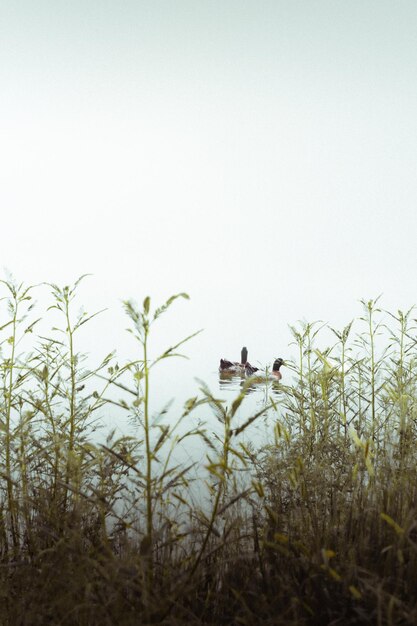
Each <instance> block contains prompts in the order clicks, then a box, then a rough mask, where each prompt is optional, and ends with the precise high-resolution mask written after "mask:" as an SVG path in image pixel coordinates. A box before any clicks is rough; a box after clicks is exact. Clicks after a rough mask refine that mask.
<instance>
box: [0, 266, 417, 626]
mask: <svg viewBox="0 0 417 626" xmlns="http://www.w3.org/2000/svg"><path fill="white" fill-rule="evenodd" d="M83 278H84V277H81V279H79V280H78V281H77V282H76V283H75V284H74V285H73V286H65V287H62V288H61V287H59V286H57V285H49V286H45V285H42V286H38V287H36V288H34V287H26V286H24V285H22V284H16V283H15V282H13V281H12V280H6V281H3V282H2V287H3V295H4V297H3V300H2V305H3V307H2V309H1V315H2V318H1V320H0V333H1V343H0V349H1V352H0V377H1V390H2V391H1V399H0V440H1V449H0V450H1V451H0V478H1V481H0V559H1V561H0V565H1V567H0V583H1V584H0V594H1V596H2V602H1V603H0V623H1V624H10V625H14V624H16V625H38V624H39V625H45V624H54V625H55V624H68V625H72V624H73V625H80V626H92V625H95V624H97V625H99V624H100V625H105V624H109V625H121V626H123V625H126V626H128V625H136V624H157V623H160V624H184V623H187V624H196V625H197V624H212V625H213V626H214V625H219V624H261V623H262V624H271V625H272V624H283V625H284V624H291V625H296V624H297V625H298V624H306V625H307V624H369V623H372V624H381V625H382V624H387V625H388V624H415V623H417V608H416V607H417V603H416V602H417V591H416V590H417V527H416V522H417V515H416V505H417V472H416V468H417V463H416V461H417V458H416V456H417V451H416V445H415V442H416V420H417V388H416V382H417V381H416V375H417V367H416V356H417V333H416V320H415V318H414V317H413V316H414V311H413V309H410V310H409V311H407V312H402V311H398V312H397V313H395V314H393V313H388V312H385V311H383V310H382V309H381V306H380V302H379V300H378V299H376V300H369V301H363V302H362V304H361V306H362V314H361V315H360V316H359V318H358V319H356V320H354V321H353V322H350V323H349V324H347V325H346V326H345V328H343V329H341V330H336V329H333V328H330V329H329V327H326V329H325V330H326V335H328V334H329V332H330V333H331V334H332V335H333V337H334V342H333V344H332V345H331V346H329V347H323V345H322V341H321V337H322V334H323V325H322V324H315V323H301V324H298V325H297V326H293V327H291V331H292V335H293V346H292V347H291V351H292V352H294V353H295V358H294V360H293V361H292V362H291V361H290V360H288V359H287V360H286V365H287V367H288V369H287V375H286V377H285V379H284V380H285V381H286V384H285V385H284V384H282V383H279V385H278V386H276V385H275V387H274V388H272V387H271V388H270V387H269V383H268V382H265V381H264V382H262V381H261V380H259V379H258V380H254V379H248V380H247V381H246V382H245V383H244V384H243V386H242V388H241V392H240V393H239V394H238V395H237V397H236V398H234V399H233V401H231V402H225V401H224V400H222V399H219V398H217V397H216V395H215V394H214V393H213V392H212V391H211V390H210V389H209V388H208V387H207V386H206V385H205V384H204V383H203V382H201V383H200V391H199V393H198V395H196V396H195V397H192V398H189V399H187V400H186V401H185V403H184V406H183V409H182V410H181V411H179V412H178V411H177V410H172V409H170V408H169V407H165V408H162V409H161V410H160V411H159V413H158V412H157V413H155V412H154V411H153V410H152V411H151V409H150V407H151V398H152V394H153V393H154V392H157V389H158V385H159V384H161V383H157V382H156V379H155V376H154V372H155V371H157V369H158V366H159V365H160V364H161V362H163V361H165V360H166V359H171V358H179V357H180V356H181V354H180V352H181V350H182V349H183V346H184V344H186V343H187V342H188V341H190V340H192V339H193V337H194V335H195V334H197V333H194V334H191V335H190V336H189V337H186V338H185V339H183V340H179V341H178V340H177V341H176V342H174V343H173V345H172V346H168V347H167V348H166V350H164V351H162V352H161V353H160V354H159V356H156V357H152V358H151V357H150V354H152V350H150V345H151V343H152V338H153V336H154V333H156V332H157V328H158V323H159V322H158V320H159V319H160V317H161V316H162V315H165V314H168V310H169V309H171V307H174V308H175V303H176V301H177V300H178V299H187V298H188V296H187V295H186V294H184V293H181V294H177V295H175V296H172V297H171V298H169V299H168V300H167V301H166V302H165V303H164V304H163V305H161V306H157V307H152V303H151V300H150V298H145V300H144V302H143V304H142V306H138V305H137V304H135V303H134V302H132V301H126V302H125V303H124V308H125V311H126V314H127V317H128V320H129V324H130V326H129V332H130V333H131V334H132V341H133V343H134V345H135V346H136V356H135V358H134V359H132V360H130V361H128V362H125V363H120V357H119V360H116V357H115V354H113V353H111V354H108V355H106V356H104V358H103V359H102V360H101V362H100V363H98V365H95V366H91V365H90V364H89V358H88V357H87V356H86V355H83V354H82V353H80V351H79V349H78V345H79V332H80V329H81V328H84V329H85V327H86V325H87V324H88V325H90V324H94V317H95V315H97V313H92V314H88V313H86V312H84V311H82V310H81V312H77V311H78V310H79V306H78V304H77V287H78V285H79V282H80V280H83ZM45 288H46V289H49V292H50V298H51V301H50V306H49V308H48V310H47V311H46V312H45V313H44V314H43V315H40V316H39V314H36V310H37V307H36V306H35V303H34V302H35V301H34V299H33V298H34V296H35V294H36V292H37V290H39V289H45ZM169 314H171V311H169ZM38 316H39V317H38ZM84 332H85V331H84ZM288 372H291V374H289V373H288ZM256 385H258V386H259V388H261V387H262V389H261V394H264V395H263V398H264V401H263V402H262V403H261V406H260V407H258V408H259V411H257V412H256V413H254V414H250V413H247V412H245V399H246V394H247V392H248V391H249V390H251V389H253V388H254V386H255V387H256ZM152 406H153V405H152ZM104 412H106V413H109V412H110V413H111V412H114V414H115V415H117V416H119V415H120V413H121V412H124V413H125V414H126V416H127V417H128V418H129V420H130V421H131V423H132V425H133V426H134V429H133V434H126V435H125V436H122V437H116V436H115V433H114V432H109V433H107V434H106V437H105V438H104V439H103V436H101V437H98V436H97V433H96V429H97V427H98V425H99V421H100V416H101V415H102V414H103V413H104ZM264 417H267V418H268V420H269V423H270V424H271V428H270V437H269V438H268V441H265V442H264V443H263V444H262V445H260V444H258V446H255V445H254V444H253V443H252V444H250V443H248V441H250V440H251V437H250V434H251V432H252V429H253V428H255V427H256V423H257V421H258V420H259V419H262V418H264ZM189 424H192V426H191V427H190V426H189ZM213 424H217V427H216V428H214V427H213ZM187 442H189V443H187ZM185 444H186V445H190V446H193V445H196V446H197V445H198V446H200V447H202V446H204V449H205V453H204V455H203V458H202V459H201V460H200V462H199V465H198V468H197V467H196V464H195V463H192V462H190V463H188V464H187V463H183V462H181V460H179V459H180V458H181V457H180V455H178V454H177V451H178V450H179V449H180V448H181V446H184V445H185ZM197 496H198V497H197Z"/></svg>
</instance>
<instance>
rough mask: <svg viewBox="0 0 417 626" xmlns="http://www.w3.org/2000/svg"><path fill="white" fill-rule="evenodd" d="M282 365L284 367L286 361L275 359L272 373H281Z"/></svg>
mask: <svg viewBox="0 0 417 626" xmlns="http://www.w3.org/2000/svg"><path fill="white" fill-rule="evenodd" d="M281 365H284V360H283V359H275V361H274V364H273V366H272V371H273V372H279V368H280V367H281Z"/></svg>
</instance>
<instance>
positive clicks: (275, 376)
mask: <svg viewBox="0 0 417 626" xmlns="http://www.w3.org/2000/svg"><path fill="white" fill-rule="evenodd" d="M283 364H284V360H283V359H281V358H279V359H275V361H274V363H273V365H272V372H270V374H269V376H268V378H269V380H281V378H282V374H281V372H280V371H279V368H280V367H281V365H283ZM257 372H259V374H258V375H259V376H263V375H264V374H265V372H264V371H263V370H260V369H259V368H258V367H253V366H252V365H251V364H250V363H246V365H245V374H246V376H254V375H255V374H256V373H257Z"/></svg>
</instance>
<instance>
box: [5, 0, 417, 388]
mask: <svg viewBox="0 0 417 626" xmlns="http://www.w3.org/2000/svg"><path fill="white" fill-rule="evenodd" d="M416 21H417V5H416V4H415V2H411V1H410V2H408V1H405V0H404V1H402V2H401V3H393V2H385V1H382V0H378V1H369V0H361V2H341V1H335V0H332V1H319V2H306V1H304V2H299V1H296V0H288V1H286V2H284V1H279V0H274V1H266V0H264V1H260V2H259V1H256V2H254V1H246V0H239V1H234V0H229V1H228V2H223V1H210V2H208V1H199V0H190V1H184V0H174V1H171V2H161V1H158V0H153V1H152V2H145V1H140V0H139V1H129V0H126V1H124V2H123V3H120V2H103V1H102V0H90V1H89V0H83V1H82V2H81V1H79V2H78V1H75V0H74V1H73V2H71V3H66V2H61V1H56V0H54V1H53V2H52V0H44V1H39V2H36V3H32V2H25V1H20V2H7V1H6V2H3V3H2V4H1V8H0V59H1V65H0V80H1V100H0V120H1V121H0V124H1V148H0V150H1V152H0V154H1V156H0V158H1V163H0V176H1V185H0V201H1V215H2V246H1V264H2V265H3V266H4V267H6V268H9V269H10V270H11V271H12V272H13V274H14V275H15V276H16V278H17V279H18V280H23V281H25V282H26V283H38V282H41V281H53V282H57V283H59V284H61V285H63V284H66V283H69V282H73V281H74V280H75V279H76V278H77V277H78V276H79V275H81V274H84V273H86V272H87V273H91V274H92V276H91V277H89V278H88V279H86V280H85V281H84V282H83V283H82V285H81V287H80V304H81V303H84V304H85V306H86V308H87V310H89V311H91V312H92V311H94V310H98V309H101V308H104V307H107V308H108V310H107V312H105V313H103V314H102V315H101V316H99V317H98V318H96V319H95V320H94V321H92V322H91V326H90V330H89V331H87V328H86V329H85V330H84V331H83V333H82V334H80V343H81V347H82V348H83V349H86V350H88V351H91V352H92V353H93V355H94V356H96V355H97V358H100V357H101V356H103V355H104V354H105V353H107V352H108V351H110V350H111V349H113V348H118V350H119V353H120V355H121V356H120V358H123V357H124V355H128V354H129V353H130V351H131V350H133V347H132V345H131V344H130V343H129V341H130V339H129V337H128V336H127V335H126V333H125V330H124V329H125V327H126V320H125V319H124V317H123V314H122V310H121V301H122V300H123V299H125V298H130V297H132V298H136V299H137V300H138V301H139V302H140V301H141V300H142V299H143V298H144V297H145V296H146V295H148V294H149V295H150V296H151V297H152V301H153V302H155V303H156V304H160V303H161V302H162V301H163V300H165V299H166V298H167V297H169V296H170V295H171V294H173V293H177V292H179V291H186V292H187V293H189V294H190V296H191V300H190V301H189V302H186V301H184V302H182V301H181V302H177V303H175V305H173V308H172V311H170V312H169V313H167V314H166V317H165V319H163V320H161V323H160V329H159V330H158V329H157V328H156V327H155V337H158V339H155V342H156V343H155V351H157V350H158V349H159V347H160V346H162V345H163V344H165V343H168V345H170V344H171V343H173V342H175V341H177V340H179V339H181V338H182V337H183V336H186V335H188V334H190V333H191V332H193V331H195V330H198V329H199V328H204V332H203V333H202V334H201V335H199V336H198V337H197V338H196V339H194V340H193V342H192V343H191V344H190V347H189V348H188V354H189V356H191V357H192V358H191V360H190V362H188V363H187V364H186V365H183V364H181V365H178V364H172V365H171V366H170V369H169V371H168V370H166V373H165V374H163V375H161V376H164V377H165V378H163V379H162V380H164V384H165V381H167V380H168V381H169V389H170V390H171V389H173V390H174V391H175V389H176V388H177V386H178V385H180V382H179V381H180V380H181V376H182V372H186V373H187V376H188V375H189V376H194V375H197V376H203V377H204V376H210V375H212V374H213V373H214V372H215V371H216V368H217V363H218V359H219V358H220V357H226V358H229V359H237V358H238V356H239V353H240V348H241V346H242V345H244V344H245V345H247V346H248V348H249V357H250V360H254V362H259V363H263V364H264V363H267V362H269V363H270V362H272V359H273V358H275V357H277V356H283V357H285V356H286V355H288V354H289V353H290V351H291V349H290V348H289V347H288V343H289V341H290V333H289V330H288V324H293V323H295V322H296V321H297V320H298V319H307V320H316V319H319V320H323V321H329V322H331V324H332V325H333V326H335V327H342V326H344V325H345V324H346V323H347V322H348V321H350V319H351V318H352V317H354V316H356V315H357V314H359V313H360V306H359V305H358V300H359V299H360V298H372V297H375V296H377V295H379V294H380V293H382V294H383V299H382V303H383V305H384V306H385V307H387V308H391V309H394V310H395V309H397V308H407V307H408V306H410V305H412V304H413V303H414V302H415V301H416V276H415V267H416V261H417V248H416V245H415V233H416V226H417V218H416V211H415V205H416V196H417V176H416V163H417V142H416V138H417V137H416V134H417V133H416V131H417V117H416V115H415V112H416V110H417V80H416V78H417V76H416V72H417V48H416V45H415V32H416ZM41 291H42V290H40V292H41ZM40 292H39V293H40ZM43 293H45V289H43V291H42V294H43ZM39 300H40V307H41V310H43V309H42V307H43V308H46V306H47V298H46V296H44V295H41V294H40V295H39ZM186 351H187V349H186ZM181 363H182V362H181ZM181 368H185V369H181ZM184 375H185V374H184ZM187 380H188V379H187ZM161 386H162V385H161Z"/></svg>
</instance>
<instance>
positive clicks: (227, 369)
mask: <svg viewBox="0 0 417 626" xmlns="http://www.w3.org/2000/svg"><path fill="white" fill-rule="evenodd" d="M247 365H249V367H251V365H250V364H249V363H248V349H247V348H245V347H243V348H242V351H241V353H240V363H238V362H237V361H228V360H227V359H220V366H219V372H224V373H230V374H244V373H245V368H246V366H247Z"/></svg>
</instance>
